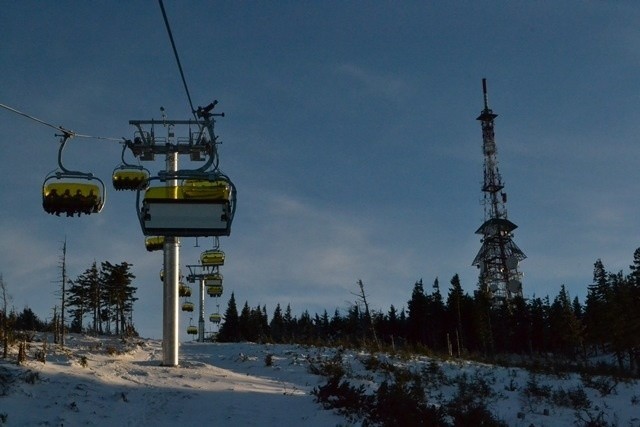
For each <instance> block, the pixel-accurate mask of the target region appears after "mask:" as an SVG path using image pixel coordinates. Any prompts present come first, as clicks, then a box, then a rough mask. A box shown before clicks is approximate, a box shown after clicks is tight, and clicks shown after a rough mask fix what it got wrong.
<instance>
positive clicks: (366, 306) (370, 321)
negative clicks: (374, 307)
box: [351, 279, 380, 349]
mask: <svg viewBox="0 0 640 427" xmlns="http://www.w3.org/2000/svg"><path fill="white" fill-rule="evenodd" d="M357 284H358V288H359V290H360V292H359V293H357V294H355V293H353V292H352V293H351V294H352V295H355V296H356V297H357V298H358V301H359V302H361V303H362V305H364V321H365V322H366V324H365V328H367V329H369V330H370V331H371V336H372V337H373V342H374V343H375V344H376V348H378V349H380V343H379V342H378V336H377V335H376V328H375V325H374V322H373V317H372V316H371V312H370V311H369V303H368V302H367V295H366V294H365V292H364V283H362V280H360V279H358V282H357ZM356 304H358V302H356Z"/></svg>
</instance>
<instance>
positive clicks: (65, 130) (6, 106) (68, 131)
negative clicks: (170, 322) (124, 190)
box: [0, 103, 123, 142]
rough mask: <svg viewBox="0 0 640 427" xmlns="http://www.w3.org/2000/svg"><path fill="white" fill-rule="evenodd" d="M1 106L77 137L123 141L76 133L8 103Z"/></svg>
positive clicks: (0, 104)
mask: <svg viewBox="0 0 640 427" xmlns="http://www.w3.org/2000/svg"><path fill="white" fill-rule="evenodd" d="M0 107H2V108H4V109H5V110H8V111H11V112H12V113H16V114H18V115H20V116H23V117H26V118H27V119H30V120H33V121H35V122H38V123H40V124H42V125H45V126H48V127H50V128H52V129H55V130H57V131H60V132H62V133H63V134H65V135H68V136H69V137H76V138H91V139H102V140H107V141H118V142H122V141H123V138H109V137H105V136H93V135H85V134H81V133H76V132H74V131H72V130H69V129H65V128H63V127H62V126H56V125H52V124H51V123H48V122H45V121H44V120H41V119H39V118H37V117H34V116H32V115H29V114H27V113H25V112H22V111H20V110H17V109H15V108H13V107H10V106H8V105H6V104H2V103H0Z"/></svg>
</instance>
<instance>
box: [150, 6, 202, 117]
mask: <svg viewBox="0 0 640 427" xmlns="http://www.w3.org/2000/svg"><path fill="white" fill-rule="evenodd" d="M158 3H159V4H160V9H161V10H162V17H163V18H164V24H165V26H166V27H167V33H168V34H169V40H170V41H171V47H172V48H173V54H174V56H175V57H176V62H177V63H178V70H180V77H182V84H183V85H184V90H185V92H186V93H187V99H188V100H189V106H190V107H191V113H192V114H193V116H194V117H195V119H196V121H198V116H197V115H196V109H195V108H193V102H192V101H191V94H190V93H189V87H188V86H187V80H186V78H185V77H184V71H183V70H182V64H181V63H180V57H179V56H178V49H177V48H176V43H175V41H174V40H173V33H172V32H171V26H170V25H169V19H168V18H167V12H166V11H165V9H164V3H163V2H162V0H158Z"/></svg>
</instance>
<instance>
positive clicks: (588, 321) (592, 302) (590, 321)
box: [584, 259, 611, 351]
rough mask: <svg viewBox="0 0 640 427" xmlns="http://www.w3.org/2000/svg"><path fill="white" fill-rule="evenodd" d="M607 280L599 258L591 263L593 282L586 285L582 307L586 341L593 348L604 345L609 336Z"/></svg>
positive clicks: (603, 346)
mask: <svg viewBox="0 0 640 427" xmlns="http://www.w3.org/2000/svg"><path fill="white" fill-rule="evenodd" d="M609 294H610V288H609V281H608V277H607V272H606V270H605V268H604V264H603V263H602V261H601V260H600V259H598V260H596V262H595V263H594V265H593V283H592V284H591V285H589V286H588V289H587V298H586V301H585V309H584V325H585V334H586V340H587V343H588V344H590V345H592V346H593V349H594V350H597V349H598V348H601V349H602V350H603V351H604V350H605V346H606V344H607V341H608V339H609V338H608V337H609V326H608V324H609V323H608V322H609V321H610V314H611V313H610V312H608V310H607V308H606V307H607V302H608V301H609V297H610V295H609Z"/></svg>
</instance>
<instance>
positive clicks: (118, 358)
mask: <svg viewBox="0 0 640 427" xmlns="http://www.w3.org/2000/svg"><path fill="white" fill-rule="evenodd" d="M50 342H51V341H50V340H49V344H48V346H47V347H48V348H47V353H48V355H47V358H46V363H44V364H43V363H42V362H39V361H37V360H35V359H34V355H35V353H36V352H37V351H38V350H41V349H42V345H43V344H42V342H33V343H30V344H29V349H28V355H29V358H28V360H27V362H26V363H25V364H24V365H22V366H16V365H15V363H12V362H11V360H13V361H15V354H13V355H12V356H11V358H10V360H7V361H0V387H1V388H0V395H1V396H0V424H1V423H2V421H4V422H5V423H6V424H7V425H17V426H21V425H52V426H61V425H65V426H76V425H100V426H102V425H105V426H107V425H109V426H112V425H118V426H125V425H136V426H140V425H152V426H165V425H166V426H175V425H198V426H200V425H208V426H279V427H281V426H302V425H304V426H337V425H349V424H350V423H349V422H348V421H347V420H346V419H345V418H344V417H342V416H340V415H338V414H336V413H334V412H332V411H330V410H324V409H322V407H321V406H320V404H318V403H316V402H315V401H314V400H315V398H314V396H313V395H311V393H310V392H311V390H312V389H313V388H314V387H317V386H319V385H321V384H324V383H326V379H325V378H323V377H319V376H316V375H313V374H312V373H310V371H309V363H310V361H313V362H314V363H316V364H317V363H318V361H319V360H329V359H331V358H332V357H333V356H334V355H335V354H336V350H334V349H319V348H314V347H304V346H295V345H263V344H250V343H241V344H221V343H184V344H182V345H181V347H180V361H181V364H180V366H179V367H171V368H169V367H162V366H160V364H161V346H162V343H161V342H160V341H158V340H146V339H135V340H132V341H130V342H126V343H123V342H122V341H121V340H119V339H117V338H104V337H102V338H94V337H87V336H81V335H71V336H68V337H67V340H66V346H65V349H60V348H59V347H57V346H54V345H53V344H51V343H50ZM342 355H343V363H344V366H345V367H346V368H347V369H346V372H347V373H348V375H347V377H348V378H350V379H351V380H352V381H354V384H358V385H359V384H364V385H365V386H366V389H367V390H369V391H370V392H372V393H373V392H374V391H375V390H376V388H377V386H378V385H379V384H380V383H381V382H382V381H383V380H384V379H385V378H389V374H388V372H385V371H384V370H379V369H371V363H370V361H371V358H370V357H369V356H368V355H365V354H362V353H356V352H349V351H347V352H344V353H343V354H342ZM367 360H368V361H369V363H367ZM380 360H384V362H390V363H393V364H395V365H397V366H402V367H405V368H408V369H410V370H412V371H415V372H423V373H425V375H426V377H425V378H427V377H428V376H429V375H431V374H433V375H436V376H439V378H440V380H438V383H437V384H436V383H435V382H434V381H435V380H434V379H435V378H436V376H433V377H432V381H431V383H430V384H427V385H426V387H425V389H426V390H427V392H428V395H429V402H430V403H431V404H436V405H439V404H442V405H444V404H446V402H448V401H451V400H452V399H454V397H455V396H456V395H457V394H458V393H460V385H459V384H460V380H461V378H465V379H466V380H467V384H471V383H476V384H482V385H486V386H488V387H490V388H491V390H490V391H489V392H488V395H487V396H478V397H479V398H480V399H484V401H485V402H487V403H488V407H489V408H490V410H491V412H492V413H493V414H494V415H495V416H496V417H497V418H498V419H501V420H504V421H505V422H506V423H507V424H508V425H510V426H526V427H529V426H530V425H535V426H561V425H575V423H576V421H577V420H579V418H582V419H584V420H585V421H586V420H589V419H590V417H591V418H596V417H600V419H601V420H603V421H606V422H607V423H609V425H620V426H640V386H639V384H638V382H615V381H610V382H608V384H614V385H615V387H614V390H612V392H611V393H608V394H603V393H601V392H600V391H598V390H597V389H596V388H590V387H588V386H585V383H584V379H581V377H580V376H579V375H577V374H571V375H563V376H549V375H541V374H540V375H532V374H530V373H529V372H527V371H525V370H522V369H514V368H502V367H497V366H492V365H483V364H477V363H469V362H456V361H453V362H445V361H433V360H432V359H428V358H412V359H409V360H407V359H397V358H392V357H389V356H380ZM434 366H436V371H437V372H434ZM367 368H368V369H367ZM428 372H431V374H428ZM532 383H535V386H532ZM535 387H538V389H536V388H535ZM536 390H542V391H545V390H546V392H548V393H551V394H553V395H554V397H553V398H546V399H545V398H542V399H538V398H537V397H536V396H535V393H532V392H535V391H536ZM576 390H583V391H584V396H585V397H586V398H587V399H588V401H589V404H590V406H589V407H588V408H585V409H581V410H576V409H575V408H571V407H569V406H562V405H556V404H553V401H556V402H558V401H559V398H558V396H560V397H562V396H563V393H564V394H565V395H567V394H571V393H572V391H576ZM614 423H617V424H614ZM578 425H579V424H578Z"/></svg>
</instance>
